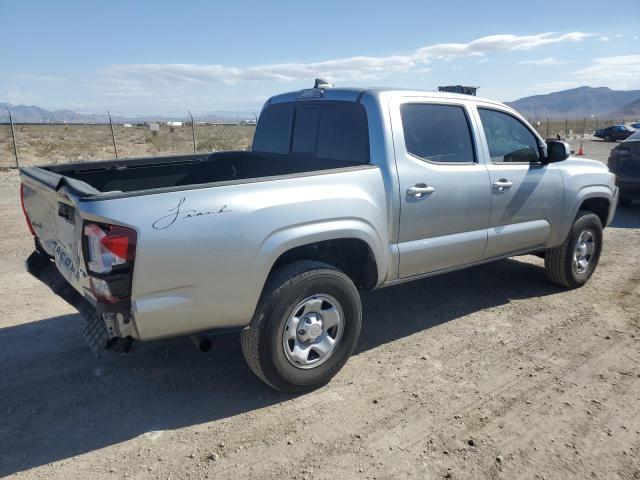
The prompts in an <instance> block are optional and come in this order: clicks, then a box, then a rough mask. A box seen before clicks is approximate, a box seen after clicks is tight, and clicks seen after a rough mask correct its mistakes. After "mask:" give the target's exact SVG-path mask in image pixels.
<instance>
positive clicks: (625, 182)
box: [616, 176, 640, 198]
mask: <svg viewBox="0 0 640 480" xmlns="http://www.w3.org/2000/svg"><path fill="white" fill-rule="evenodd" d="M616 185H617V186H618V189H619V190H620V196H621V197H623V198H640V177H621V176H617V177H616Z"/></svg>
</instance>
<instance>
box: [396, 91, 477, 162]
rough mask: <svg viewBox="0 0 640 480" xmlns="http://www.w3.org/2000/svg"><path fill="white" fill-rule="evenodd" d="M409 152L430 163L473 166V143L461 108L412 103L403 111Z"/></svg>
mask: <svg viewBox="0 0 640 480" xmlns="http://www.w3.org/2000/svg"><path fill="white" fill-rule="evenodd" d="M400 114H401V116H402V129H403V131H404V142H405V146H406V149H407V152H409V153H411V154H412V155H414V156H416V157H419V158H421V159H423V160H426V161H429V162H437V163H473V162H474V161H475V155H474V147H473V140H472V137H471V131H470V129H469V122H468V120H467V115H466V113H465V111H464V108H463V107H461V106H459V105H440V104H428V103H408V104H404V105H402V106H401V107H400Z"/></svg>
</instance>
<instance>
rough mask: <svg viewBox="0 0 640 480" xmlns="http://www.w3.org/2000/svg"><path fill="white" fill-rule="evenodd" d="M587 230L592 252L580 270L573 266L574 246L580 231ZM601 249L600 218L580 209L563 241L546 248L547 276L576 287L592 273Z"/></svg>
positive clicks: (584, 281)
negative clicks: (584, 266) (584, 267)
mask: <svg viewBox="0 0 640 480" xmlns="http://www.w3.org/2000/svg"><path fill="white" fill-rule="evenodd" d="M585 231H589V232H591V233H592V234H593V240H594V244H595V245H594V247H595V248H594V252H593V253H592V255H591V257H590V259H589V262H588V266H587V267H586V269H585V270H584V271H582V272H578V271H576V268H574V262H573V254H574V248H575V246H576V243H577V242H578V239H579V238H580V235H581V234H582V232H585ZM601 251H602V223H601V222H600V218H599V217H598V216H597V215H596V214H594V213H592V212H589V211H586V210H580V211H579V212H578V215H576V219H575V221H574V222H573V226H572V227H571V230H570V231H569V235H567V238H566V239H565V241H564V242H563V243H562V244H561V245H559V246H558V247H555V248H550V249H547V251H546V255H545V257H544V268H545V273H546V274H547V278H548V279H549V280H551V281H552V282H553V283H555V284H557V285H560V286H561V287H567V288H578V287H581V286H582V285H584V284H585V283H587V281H588V280H589V278H590V277H591V275H592V274H593V272H594V270H595V269H596V266H597V265H598V260H599V259H600V252H601Z"/></svg>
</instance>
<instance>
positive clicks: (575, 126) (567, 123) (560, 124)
mask: <svg viewBox="0 0 640 480" xmlns="http://www.w3.org/2000/svg"><path fill="white" fill-rule="evenodd" d="M528 120H529V123H531V125H533V126H534V127H535V128H536V130H537V131H538V133H540V135H542V137H543V138H558V137H560V138H562V139H566V140H576V139H582V138H587V137H590V136H592V135H593V134H594V133H595V131H596V130H598V129H599V128H604V127H608V126H610V125H624V124H627V123H630V122H633V121H637V119H625V118H610V117H609V118H598V117H578V118H570V117H566V118H548V117H534V118H531V117H529V118H528Z"/></svg>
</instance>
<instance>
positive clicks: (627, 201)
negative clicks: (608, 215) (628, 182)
mask: <svg viewBox="0 0 640 480" xmlns="http://www.w3.org/2000/svg"><path fill="white" fill-rule="evenodd" d="M632 201H633V199H631V198H627V197H623V198H620V206H621V207H628V206H629V205H631V202H632Z"/></svg>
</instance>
